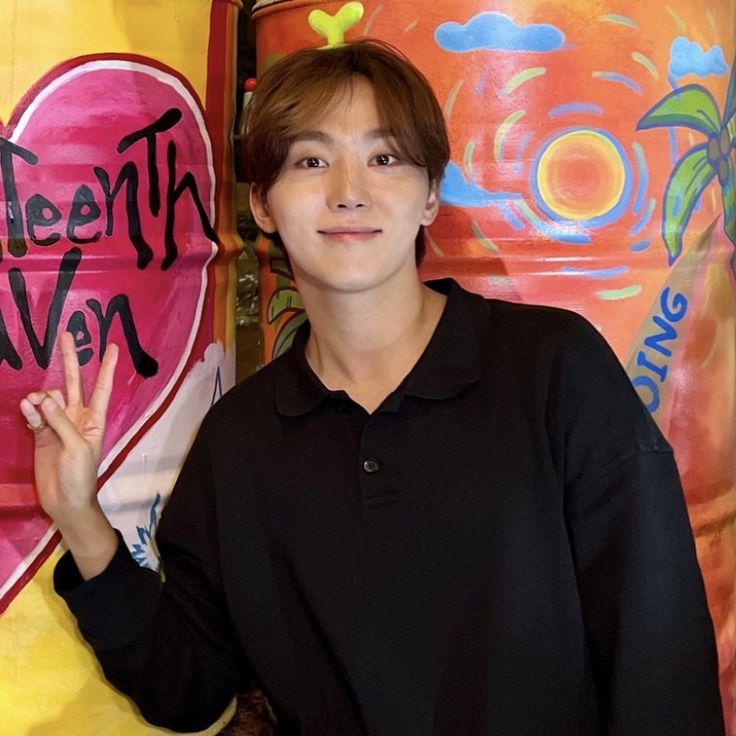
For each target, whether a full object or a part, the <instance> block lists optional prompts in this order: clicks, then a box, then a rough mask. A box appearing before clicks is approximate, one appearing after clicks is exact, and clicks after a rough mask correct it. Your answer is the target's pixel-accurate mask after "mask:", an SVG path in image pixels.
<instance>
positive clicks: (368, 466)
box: [363, 457, 381, 473]
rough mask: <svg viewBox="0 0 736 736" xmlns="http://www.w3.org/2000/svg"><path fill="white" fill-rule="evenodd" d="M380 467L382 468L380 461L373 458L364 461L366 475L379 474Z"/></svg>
mask: <svg viewBox="0 0 736 736" xmlns="http://www.w3.org/2000/svg"><path fill="white" fill-rule="evenodd" d="M380 467H381V466H380V465H379V464H378V461H377V460H374V459H373V458H372V457H369V458H367V459H366V460H363V470H365V472H366V473H377V472H378V470H379V468H380Z"/></svg>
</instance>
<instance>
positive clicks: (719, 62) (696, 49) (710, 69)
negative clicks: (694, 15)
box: [669, 36, 728, 79]
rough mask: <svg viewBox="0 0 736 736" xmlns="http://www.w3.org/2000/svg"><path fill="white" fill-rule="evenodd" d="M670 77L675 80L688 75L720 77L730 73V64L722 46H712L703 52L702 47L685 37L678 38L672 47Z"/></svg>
mask: <svg viewBox="0 0 736 736" xmlns="http://www.w3.org/2000/svg"><path fill="white" fill-rule="evenodd" d="M669 71H670V75H671V76H672V77H673V78H674V79H682V77H685V76H687V75H688V74H696V75H697V76H699V77H707V76H708V75H709V74H715V75H716V76H720V75H721V74H726V73H727V72H728V64H726V59H725V58H724V56H723V49H722V48H721V47H720V46H712V47H711V48H710V49H708V51H703V48H702V46H701V45H700V44H699V43H696V42H695V41H690V40H689V39H688V38H685V36H678V37H677V38H676V39H675V40H674V41H673V42H672V45H671V46H670V66H669Z"/></svg>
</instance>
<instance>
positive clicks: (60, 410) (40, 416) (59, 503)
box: [20, 332, 118, 577]
mask: <svg viewBox="0 0 736 736" xmlns="http://www.w3.org/2000/svg"><path fill="white" fill-rule="evenodd" d="M59 345H60V347H61V353H62V357H63V361H64V379H65V383H66V400H65V399H64V395H63V394H62V393H61V392H60V391H34V392H32V393H30V394H28V396H26V398H24V399H23V400H22V401H21V402H20V410H21V412H22V413H23V416H24V417H25V418H26V421H27V422H28V425H29V426H30V428H31V429H32V430H33V432H34V434H35V450H34V470H35V479H36V490H37V492H38V497H39V502H40V504H41V507H42V508H43V510H44V511H45V512H46V513H47V514H48V515H49V516H50V517H51V518H52V519H53V520H54V522H56V525H57V526H58V527H59V529H60V531H61V532H62V534H63V535H64V538H65V540H66V541H67V543H68V544H69V547H70V549H71V550H72V554H74V557H75V560H76V561H77V565H78V566H79V567H80V572H82V574H83V576H84V577H91V576H92V574H97V573H98V572H101V569H104V567H105V566H106V564H107V562H108V561H109V559H110V558H111V557H112V554H113V553H114V551H115V548H116V546H117V540H116V538H115V534H114V532H113V530H112V527H111V526H110V524H109V522H108V521H107V519H106V518H105V516H104V514H103V513H102V509H101V508H100V506H99V503H98V501H97V468H98V466H99V463H100V455H101V453H102V440H103V437H104V433H105V421H106V418H107V408H108V405H109V402H110V395H111V393H112V385H113V376H114V373H115V365H116V363H117V358H118V349H117V346H116V345H110V346H109V347H108V349H107V350H106V351H105V356H104V358H103V359H102V365H101V367H100V371H99V373H98V375H97V381H96V383H95V387H94V390H93V392H92V396H91V397H90V401H89V404H88V405H85V403H84V396H83V388H82V379H81V375H80V371H79V362H78V360H77V353H76V350H75V347H74V338H73V337H72V335H71V334H70V333H68V332H63V333H62V334H61V335H60V337H59ZM111 545H112V546H111ZM90 559H92V560H94V561H95V562H94V564H92V567H91V568H90V570H88V572H90V571H91V574H90V575H87V574H85V570H83V569H82V568H83V565H84V563H85V561H86V560H90ZM80 561H81V562H82V564H80ZM102 562H104V564H102V568H101V569H98V568H99V567H100V564H101V563H102Z"/></svg>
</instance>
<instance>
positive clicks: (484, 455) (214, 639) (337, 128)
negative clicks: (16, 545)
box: [22, 42, 723, 736]
mask: <svg viewBox="0 0 736 736" xmlns="http://www.w3.org/2000/svg"><path fill="white" fill-rule="evenodd" d="M247 152H248V153H247V155H248V163H249V165H250V167H251V171H250V175H251V180H252V184H253V186H252V209H253V213H254V215H255V217H256V220H257V222H258V224H259V226H260V227H261V228H262V229H263V230H264V231H266V232H268V233H273V234H277V235H278V237H280V238H281V240H282V242H283V244H284V246H285V248H286V250H287V252H288V256H289V260H290V263H291V267H292V269H293V272H294V277H295V279H296V282H297V285H298V287H299V290H300V293H301V295H302V298H303V300H304V304H305V307H306V310H307V314H308V316H309V323H308V324H307V325H305V327H304V329H302V330H301V331H300V332H299V334H298V335H297V337H296V339H295V344H294V346H293V349H292V350H291V351H290V352H289V353H287V354H286V355H285V356H283V357H282V358H280V359H278V360H276V361H274V362H273V363H272V364H270V365H269V366H267V367H266V368H264V369H263V370H262V371H260V372H259V373H258V374H257V375H255V376H254V377H252V378H251V379H249V380H248V381H246V382H245V383H243V384H241V385H240V386H238V387H236V388H235V389H234V390H233V391H231V392H230V393H229V394H228V395H227V396H225V397H224V398H223V399H222V400H221V401H220V402H218V403H217V404H216V405H215V406H214V407H213V409H212V410H211V412H210V414H209V415H208V416H207V418H206V419H205V421H204V423H203V425H202V428H201V430H200V432H199V434H198V436H197V439H196V441H195V443H194V446H193V447H192V450H191V453H190V455H189V457H188V459H187V461H186V463H185V465H184V467H183V469H182V472H181V475H180V478H179V480H178V483H177V486H176V488H175V489H174V492H173V494H172V498H171V501H170V503H169V505H168V507H167V509H166V510H165V512H164V515H163V519H162V521H161V525H160V529H159V534H158V544H159V549H160V552H161V555H162V560H163V569H164V573H165V582H162V581H161V580H160V579H159V577H158V576H157V575H155V574H154V573H152V572H150V571H147V570H143V569H140V568H138V567H137V566H136V565H135V563H134V562H133V561H132V559H131V558H130V556H129V554H128V553H127V551H126V550H125V548H124V547H123V546H122V544H121V542H120V540H119V538H118V537H117V535H116V534H115V532H114V531H113V529H112V528H111V527H110V525H109V523H108V522H107V521H106V520H105V518H104V516H103V515H102V512H101V511H100V509H99V506H98V505H97V502H96V498H95V469H96V462H97V460H98V458H99V448H100V441H101V436H102V430H103V427H104V416H105V411H106V397H107V395H108V394H109V391H110V388H111V384H112V372H113V368H114V362H115V351H114V350H113V349H110V350H109V351H108V353H107V355H106V356H105V359H104V361H103V366H102V369H101V373H100V379H99V381H98V388H97V389H96V391H95V394H94V396H93V397H92V399H91V403H90V405H89V407H84V406H83V405H82V404H81V390H80V387H79V383H80V382H79V371H78V367H77V365H76V356H75V354H74V349H73V343H72V340H71V337H70V336H69V335H65V336H63V339H62V343H61V347H62V351H63V353H64V357H65V366H66V370H67V395H68V396H67V400H68V405H67V407H66V409H63V408H62V401H61V397H60V396H58V395H57V396H56V397H54V396H45V395H43V394H40V393H39V394H32V395H30V396H29V397H28V398H27V399H26V400H24V402H23V403H22V410H23V412H24V414H25V416H26V417H27V420H28V422H29V424H30V425H32V427H35V428H36V430H37V455H36V473H37V476H36V477H37V483H38V490H39V494H40V497H41V499H42V503H43V504H44V508H45V509H46V510H47V511H48V512H49V513H50V514H51V515H52V516H53V517H54V519H55V520H56V522H57V524H58V525H59V528H60V529H61V531H62V532H63V534H64V537H65V539H66V541H67V544H68V545H69V548H70V551H71V553H70V554H68V555H67V556H65V557H64V558H63V559H62V561H61V562H60V563H59V565H58V567H57V570H56V587H57V590H58V592H59V593H60V594H61V595H62V596H63V597H64V598H65V600H66V601H67V603H68V604H69V606H70V608H71V609H72V611H73V612H74V613H75V615H76V616H77V617H78V620H79V625H80V629H81V630H82V633H83V634H84V635H85V636H86V637H87V639H88V640H89V641H90V643H91V644H92V646H93V647H94V648H95V650H96V652H97V655H98V657H99V659H100V661H101V663H102V666H103V668H104V670H105V673H106V675H107V676H108V678H109V679H110V681H111V682H112V683H113V684H115V685H116V686H117V687H118V688H120V689H121V690H123V691H124V692H126V693H128V694H129V695H130V696H131V697H132V698H133V699H134V700H135V702H136V703H137V704H138V705H139V707H140V708H141V711H142V712H143V714H144V715H145V716H146V717H147V718H148V719H149V720H151V721H152V722H154V723H158V724H162V725H166V726H169V727H170V728H174V729H177V730H193V729H198V728H202V727H204V726H206V725H207V724H208V723H209V722H211V721H213V720H214V719H215V717H216V716H217V715H219V713H220V712H221V711H222V710H223V709H224V708H225V706H226V705H227V703H228V701H229V700H230V698H231V697H232V696H233V694H234V693H236V692H237V691H238V690H239V689H241V688H242V687H243V686H244V684H245V683H246V682H247V681H248V679H249V677H250V676H251V675H253V674H255V675H257V677H258V678H259V679H260V681H261V682H262V683H263V686H264V688H265V690H266V691H267V693H268V695H269V697H270V701H271V703H272V705H273V707H274V709H275V711H276V713H277V715H278V733H284V734H297V733H298V734H315V735H317V736H330V735H333V734H334V735H335V736H350V735H352V734H370V735H371V736H388V735H389V734H396V735H401V736H409V735H412V736H414V735H416V736H424V735H425V734H426V735H429V734H452V735H453V736H455V735H457V736H460V735H463V736H464V735H465V734H470V735H473V736H482V735H485V734H489V735H490V734H502V735H503V736H540V735H541V734H545V736H555V735H557V736H574V735H575V734H579V735H581V736H594V735H596V734H607V735H616V736H624V735H626V736H635V735H636V736H639V735H640V734H651V735H652V736H654V735H655V734H656V735H658V736H665V735H666V736H693V734H698V736H715V735H716V734H722V733H723V723H722V715H721V708H720V700H719V695H718V683H717V661H716V653H715V645H714V638H713V631H712V625H711V621H710V618H709V614H708V610H707V607H706V603H705V596H704V591H703V584H702V580H701V577H700V572H699V569H698V565H697V561H696V558H695V551H694V545H693V540H692V536H691V533H690V529H689V526H688V519H687V514H686V510H685V505H684V501H683V496H682V491H681V488H680V485H679V481H678V477H677V472H676V469H675V465H674V462H673V459H672V453H671V450H670V448H669V447H668V445H667V443H666V442H665V440H664V439H663V438H662V436H661V435H660V433H659V431H658V430H657V428H656V426H655V425H654V423H653V422H652V421H651V419H650V417H649V416H648V414H647V412H646V411H645V410H644V408H643V407H642V405H641V403H640V402H639V400H638V399H637V396H636V394H635V392H634V391H633V389H632V388H631V386H630V384H629V382H628V380H627V377H626V375H625V373H624V372H623V370H622V368H621V367H620V365H619V364H618V362H617V361H616V359H615V357H614V355H613V354H612V352H611V351H610V349H609V348H608V347H607V346H606V344H605V343H604V342H603V340H602V339H601V338H600V337H599V335H598V334H597V332H596V331H595V330H594V329H593V328H592V327H591V326H590V325H588V323H587V322H585V321H584V320H583V319H581V318H580V317H578V316H576V315H574V314H572V313H568V312H564V311H561V310H556V309H549V308H541V307H530V306H522V305H513V304H508V303H504V302H500V301H494V300H488V301H487V300H484V299H482V298H481V297H479V296H475V295H472V294H469V293H467V292H465V291H463V290H462V289H461V288H460V287H459V286H457V285H456V284H454V283H453V282H451V281H447V282H440V283H436V284H430V285H423V284H422V283H421V281H420V279H419V276H418V274H417V261H418V260H419V258H420V257H421V246H422V235H421V229H422V227H423V226H425V225H429V224H430V223H431V222H432V221H433V219H434V218H435V216H436V214H437V210H438V206H439V202H438V188H439V181H440V177H441V175H442V171H443V169H444V166H445V164H446V162H447V159H448V156H449V147H448V143H447V136H446V132H445V128H444V123H443V121H442V115H441V112H440V109H439V106H438V105H437V102H436V100H435V99H434V97H433V95H432V93H431V91H430V89H429V87H428V85H427V83H426V81H425V80H424V78H423V77H422V76H421V75H420V74H419V73H418V72H417V71H416V70H415V69H414V68H413V67H412V66H411V65H410V64H408V63H407V62H406V61H405V60H404V59H401V58H399V57H398V56H396V55H395V54H394V53H393V52H392V51H390V50H389V49H387V48H385V47H384V46H382V45H380V44H376V43H374V42H359V43H354V44H349V45H347V46H345V47H341V48H338V49H330V50H323V51H316V50H312V51H304V52H300V53H298V54H296V55H294V56H292V57H289V58H287V59H285V60H283V61H281V62H279V63H278V64H277V65H276V66H274V67H273V68H271V69H270V70H269V71H268V72H267V73H266V74H265V75H264V76H263V78H262V80H261V81H260V83H259V87H258V89H257V91H256V93H255V95H254V97H253V100H252V103H251V109H250V114H249V120H248V143H247Z"/></svg>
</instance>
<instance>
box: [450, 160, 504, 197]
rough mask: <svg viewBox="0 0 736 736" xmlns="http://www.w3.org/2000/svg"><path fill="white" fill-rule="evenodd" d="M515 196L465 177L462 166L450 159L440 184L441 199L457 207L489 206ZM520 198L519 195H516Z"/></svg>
mask: <svg viewBox="0 0 736 736" xmlns="http://www.w3.org/2000/svg"><path fill="white" fill-rule="evenodd" d="M512 198H514V197H513V195H510V194H507V193H503V192H489V191H487V190H485V189H483V188H482V187H479V186H478V185H477V184H473V183H472V182H469V181H467V180H466V179H465V177H464V176H463V172H462V171H461V170H460V167H459V166H458V165H457V164H456V163H455V162H454V161H450V163H448V164H447V167H446V168H445V174H444V176H443V178H442V183H441V184H440V201H441V202H442V203H443V204H450V205H454V206H455V207H487V206H488V205H490V204H499V203H500V202H502V201H507V200H509V199H512ZM515 198H517V199H518V195H517V197H515Z"/></svg>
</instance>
